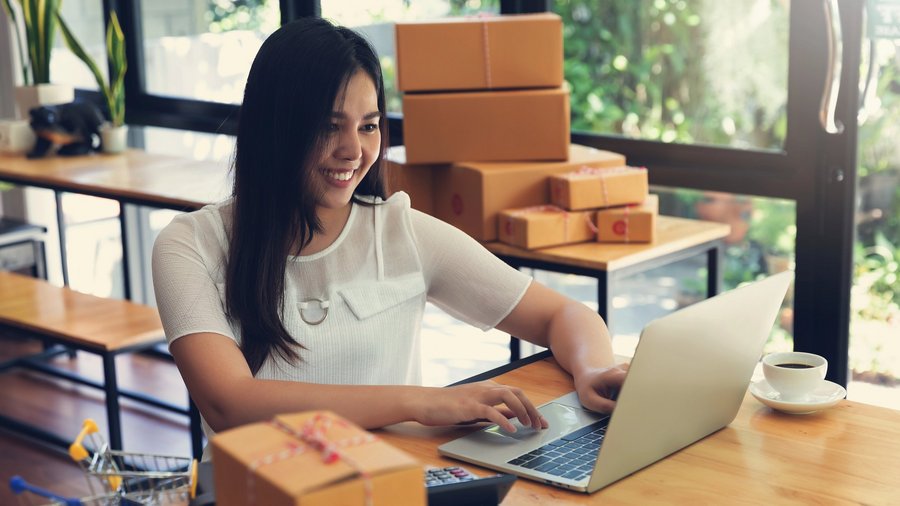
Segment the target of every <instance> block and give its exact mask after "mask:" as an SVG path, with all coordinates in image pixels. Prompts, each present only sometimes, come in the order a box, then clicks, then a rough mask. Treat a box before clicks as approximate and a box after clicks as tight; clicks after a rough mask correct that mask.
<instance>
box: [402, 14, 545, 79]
mask: <svg viewBox="0 0 900 506" xmlns="http://www.w3.org/2000/svg"><path fill="white" fill-rule="evenodd" d="M395 33H396V46H397V88H398V89H399V90H401V91H449V90H486V89H499V88H553V87H558V86H561V85H562V83H563V34H562V19H560V17H559V16H558V15H556V14H553V13H543V14H520V15H504V16H488V17H478V18H447V19H441V20H435V21H415V22H401V23H397V25H396V29H395Z"/></svg>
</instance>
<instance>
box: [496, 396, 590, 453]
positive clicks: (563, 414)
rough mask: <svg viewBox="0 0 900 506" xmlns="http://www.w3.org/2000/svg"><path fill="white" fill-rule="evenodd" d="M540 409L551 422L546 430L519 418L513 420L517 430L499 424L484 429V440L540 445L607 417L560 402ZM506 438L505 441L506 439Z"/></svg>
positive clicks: (551, 403)
mask: <svg viewBox="0 0 900 506" xmlns="http://www.w3.org/2000/svg"><path fill="white" fill-rule="evenodd" d="M538 410H539V411H540V412H541V414H542V415H544V418H546V419H547V422H549V424H550V427H549V428H547V429H544V430H535V429H532V428H531V427H524V426H522V424H521V423H519V420H518V419H514V420H512V423H513V425H514V426H515V427H516V432H507V431H505V430H503V429H501V428H500V427H499V426H496V425H494V426H491V427H488V428H486V429H484V431H483V432H484V434H485V437H484V438H482V439H483V440H484V441H490V442H492V443H500V444H503V443H504V442H508V443H514V442H516V441H534V442H535V443H539V444H537V445H536V447H537V446H540V445H542V444H544V443H548V442H550V441H553V440H555V439H559V438H560V437H562V436H564V435H566V434H569V433H570V432H574V431H576V430H578V429H580V428H581V427H584V426H585V425H588V424H591V423H593V422H596V421H597V420H600V419H602V418H604V417H605V415H601V414H599V413H592V412H590V411H588V410H586V409H584V408H581V407H574V406H567V405H565V404H560V403H558V402H549V403H547V404H545V405H543V406H541V407H540V408H538ZM504 440H505V441H504Z"/></svg>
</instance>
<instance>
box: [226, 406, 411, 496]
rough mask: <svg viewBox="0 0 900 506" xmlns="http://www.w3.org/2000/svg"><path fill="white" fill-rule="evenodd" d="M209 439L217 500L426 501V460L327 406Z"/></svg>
mask: <svg viewBox="0 0 900 506" xmlns="http://www.w3.org/2000/svg"><path fill="white" fill-rule="evenodd" d="M211 444H212V450H213V461H214V462H215V466H214V469H213V477H214V480H215V490H216V504H218V505H219V506H238V505H240V506H243V505H247V504H265V505H266V506H284V505H292V506H300V505H303V506H306V505H321V506H332V505H336V504H411V505H425V504H426V502H427V500H426V494H425V488H424V481H423V479H422V472H423V471H422V470H423V467H422V466H421V464H419V463H418V462H417V461H416V460H415V459H413V458H412V457H410V456H409V455H407V454H406V453H404V452H402V451H400V450H398V449H396V448H394V447H393V446H391V445H389V444H387V443H386V442H384V441H382V440H380V439H379V438H378V437H376V436H374V435H372V434H370V433H368V432H366V431H364V430H362V429H361V428H359V427H357V426H356V425H354V424H352V423H350V422H348V421H346V420H344V419H342V418H340V417H339V416H337V415H335V414H334V413H331V412H328V411H310V412H305V413H298V414H291V415H279V416H277V417H275V419H274V420H272V421H271V422H261V423H254V424H249V425H244V426H241V427H238V428H235V429H231V430H228V431H225V432H220V433H219V434H217V435H216V436H215V437H213V438H212V441H211ZM330 450H334V451H333V452H332V451H330ZM367 485H368V486H369V487H370V490H369V491H367V490H366V488H367Z"/></svg>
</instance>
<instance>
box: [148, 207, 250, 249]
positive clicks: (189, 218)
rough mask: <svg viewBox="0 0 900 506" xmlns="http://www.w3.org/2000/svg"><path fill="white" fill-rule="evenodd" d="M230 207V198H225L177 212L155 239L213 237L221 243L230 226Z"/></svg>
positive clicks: (170, 239)
mask: <svg viewBox="0 0 900 506" xmlns="http://www.w3.org/2000/svg"><path fill="white" fill-rule="evenodd" d="M232 208H233V202H232V199H227V200H224V201H222V202H217V203H215V204H209V205H206V206H203V207H202V208H200V209H197V210H196V211H191V212H187V213H181V214H178V215H176V216H175V217H173V218H172V221H171V222H169V224H168V225H166V227H164V228H163V230H162V231H161V232H160V233H159V237H158V238H157V241H158V242H159V241H172V240H185V239H194V240H196V239H199V238H215V242H216V243H218V244H223V240H224V238H225V237H226V236H227V232H226V230H227V229H228V228H230V223H231V212H232Z"/></svg>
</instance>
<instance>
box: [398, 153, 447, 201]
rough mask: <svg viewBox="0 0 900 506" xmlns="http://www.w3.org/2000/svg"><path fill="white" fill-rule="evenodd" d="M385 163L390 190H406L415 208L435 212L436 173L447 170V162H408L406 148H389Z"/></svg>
mask: <svg viewBox="0 0 900 506" xmlns="http://www.w3.org/2000/svg"><path fill="white" fill-rule="evenodd" d="M383 163H384V164H385V168H386V169H387V171H388V176H389V180H390V185H391V186H390V190H391V192H395V191H400V190H402V191H405V192H406V193H407V194H408V195H409V200H410V203H411V204H412V207H413V208H414V209H418V210H419V211H422V212H423V213H425V214H434V174H435V172H436V171H439V170H446V169H447V168H448V167H449V165H447V164H437V165H436V164H414V163H406V148H405V147H403V146H392V147H391V148H388V151H387V153H386V154H385V156H384V160H383Z"/></svg>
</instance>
